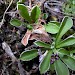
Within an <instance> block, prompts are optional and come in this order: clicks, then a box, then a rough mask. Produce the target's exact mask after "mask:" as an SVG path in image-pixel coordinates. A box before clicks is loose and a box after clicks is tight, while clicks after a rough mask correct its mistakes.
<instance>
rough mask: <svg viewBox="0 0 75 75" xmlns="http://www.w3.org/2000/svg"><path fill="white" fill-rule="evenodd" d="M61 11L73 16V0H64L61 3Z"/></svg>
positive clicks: (74, 9)
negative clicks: (64, 0)
mask: <svg viewBox="0 0 75 75" xmlns="http://www.w3.org/2000/svg"><path fill="white" fill-rule="evenodd" d="M62 11H63V12H64V14H66V15H68V16H75V0H66V2H64V3H63V5H62Z"/></svg>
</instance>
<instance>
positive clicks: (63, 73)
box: [54, 59, 69, 75]
mask: <svg viewBox="0 0 75 75" xmlns="http://www.w3.org/2000/svg"><path fill="white" fill-rule="evenodd" d="M54 65H55V70H56V74H57V75H69V70H68V68H67V66H66V65H65V64H64V63H63V62H62V61H61V60H60V59H59V60H57V61H55V64H54Z"/></svg>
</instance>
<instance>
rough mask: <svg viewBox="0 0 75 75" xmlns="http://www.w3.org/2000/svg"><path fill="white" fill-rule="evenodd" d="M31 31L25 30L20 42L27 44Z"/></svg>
mask: <svg viewBox="0 0 75 75" xmlns="http://www.w3.org/2000/svg"><path fill="white" fill-rule="evenodd" d="M31 33H32V31H31V30H27V32H26V33H25V35H24V37H23V38H22V41H21V43H22V44H23V45H24V46H26V45H27V44H28V40H29V38H30V35H31Z"/></svg>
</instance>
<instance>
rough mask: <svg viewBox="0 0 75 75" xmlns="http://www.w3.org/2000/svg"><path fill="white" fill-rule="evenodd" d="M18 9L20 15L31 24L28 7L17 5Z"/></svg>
mask: <svg viewBox="0 0 75 75" xmlns="http://www.w3.org/2000/svg"><path fill="white" fill-rule="evenodd" d="M17 9H18V10H19V13H20V15H21V16H22V17H23V18H24V19H25V20H27V21H28V22H30V23H31V18H30V16H29V12H28V9H27V7H26V6H25V5H24V4H17Z"/></svg>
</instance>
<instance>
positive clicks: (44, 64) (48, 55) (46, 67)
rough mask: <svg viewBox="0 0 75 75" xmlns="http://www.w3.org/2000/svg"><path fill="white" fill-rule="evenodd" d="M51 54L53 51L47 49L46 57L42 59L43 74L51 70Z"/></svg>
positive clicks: (40, 67)
mask: <svg viewBox="0 0 75 75" xmlns="http://www.w3.org/2000/svg"><path fill="white" fill-rule="evenodd" d="M51 55H52V51H46V52H45V54H44V58H43V59H42V61H41V63H40V66H39V69H40V73H41V74H43V73H45V72H47V71H48V70H49V68H50V58H51Z"/></svg>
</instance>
